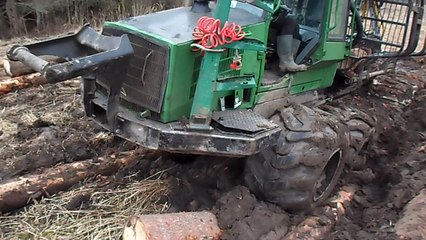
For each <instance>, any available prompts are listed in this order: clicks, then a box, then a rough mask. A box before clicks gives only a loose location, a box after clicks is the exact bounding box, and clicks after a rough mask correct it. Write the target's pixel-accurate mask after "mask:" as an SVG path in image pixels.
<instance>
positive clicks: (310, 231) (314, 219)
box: [284, 185, 359, 240]
mask: <svg viewBox="0 0 426 240" xmlns="http://www.w3.org/2000/svg"><path fill="white" fill-rule="evenodd" d="M358 189H359V187H358V186H355V185H350V186H344V187H342V190H341V191H339V193H338V194H337V196H336V198H335V200H333V201H332V202H331V203H330V205H333V206H329V205H327V206H324V207H323V208H322V209H321V212H320V214H319V215H320V216H309V217H307V218H306V219H305V220H303V221H302V222H301V223H300V224H298V225H297V226H296V228H295V229H293V230H292V231H291V232H289V233H288V234H287V235H286V236H285V237H284V240H300V239H310V240H315V239H318V240H321V239H327V238H328V237H329V235H330V233H331V231H332V230H333V228H334V226H335V225H336V224H337V223H338V222H339V220H340V218H341V217H342V216H344V215H345V205H346V206H347V205H348V204H349V203H350V202H351V201H352V199H353V198H354V196H355V192H356V191H358Z"/></svg>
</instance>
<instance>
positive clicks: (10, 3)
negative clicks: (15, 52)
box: [6, 0, 25, 35]
mask: <svg viewBox="0 0 426 240" xmlns="http://www.w3.org/2000/svg"><path fill="white" fill-rule="evenodd" d="M6 14H7V16H8V18H9V23H10V27H11V29H12V33H13V34H15V35H19V34H23V33H25V22H24V21H23V17H22V16H20V14H19V11H18V6H17V3H16V0H7V1H6Z"/></svg>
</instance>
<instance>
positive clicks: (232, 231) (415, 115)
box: [0, 45, 426, 240]
mask: <svg viewBox="0 0 426 240" xmlns="http://www.w3.org/2000/svg"><path fill="white" fill-rule="evenodd" d="M4 49H5V45H3V46H0V52H4ZM423 61H424V59H421V58H418V59H406V60H403V61H401V62H400V63H399V65H398V67H397V72H396V73H395V74H390V75H387V76H381V77H378V78H376V80H375V81H374V82H373V83H372V84H371V85H369V86H366V87H364V88H362V89H360V90H358V91H357V92H355V93H353V94H350V95H348V96H345V97H343V98H341V99H339V100H338V101H336V102H335V104H338V105H349V106H351V107H355V108H358V109H361V110H363V111H365V112H367V113H369V114H371V115H373V116H375V117H376V118H377V119H378V126H377V129H376V131H377V138H376V139H375V141H374V142H373V143H372V146H371V148H370V149H368V151H367V152H366V157H367V158H368V162H367V166H366V167H365V168H364V169H362V170H359V171H349V170H347V171H346V173H345V174H344V176H343V177H342V179H341V181H340V183H339V186H338V188H340V187H343V186H347V185H357V186H359V188H360V190H359V191H357V192H356V196H355V198H354V200H353V201H352V202H351V204H350V205H348V206H346V207H347V211H346V215H345V217H344V218H343V219H342V220H341V221H340V222H339V223H338V225H337V226H336V227H335V228H334V230H333V232H332V234H331V235H330V236H329V239H395V238H396V235H395V230H394V224H395V223H396V222H397V221H398V219H400V217H401V212H402V210H403V208H404V206H405V205H406V203H407V202H408V201H409V200H410V199H412V198H413V197H414V196H415V195H416V194H417V193H418V192H419V191H420V190H421V189H423V188H425V185H426V182H425V181H424V179H425V178H426V149H425V146H426V89H425V83H426V80H425V77H424V76H425V68H424V66H423ZM383 84H384V85H383ZM79 85H80V83H79V82H78V81H77V80H76V81H69V82H65V83H60V84H57V85H45V86H43V87H37V88H32V89H24V90H19V91H15V92H11V93H9V94H7V95H3V96H0V119H1V121H0V181H4V180H7V179H10V178H14V177H18V176H21V175H24V174H27V173H37V172H39V171H40V170H42V169H44V168H48V167H51V166H55V165H58V164H63V163H67V162H73V161H79V160H84V159H88V158H93V157H97V156H105V155H110V154H114V153H117V152H122V151H128V150H132V149H135V148H137V146H135V145H134V144H131V143H128V142H126V141H123V140H121V139H119V138H117V137H115V136H113V135H111V134H108V133H105V132H104V131H103V130H102V129H101V128H99V127H98V126H96V124H94V123H93V122H92V121H91V120H90V119H88V118H86V117H85V115H84V112H83V110H82V107H81V105H80V100H79V99H80V95H81V92H80V90H79ZM243 168H244V161H243V160H235V159H234V160H230V159H223V158H214V157H199V158H197V159H196V160H194V158H193V157H190V156H175V155H170V154H164V155H162V156H161V157H159V158H158V159H157V160H155V161H147V160H144V159H143V157H141V161H140V162H139V163H138V164H137V165H134V166H132V169H130V170H129V169H127V170H126V171H131V172H138V178H139V179H144V178H145V177H147V176H150V175H152V174H155V173H156V172H159V171H163V170H164V171H165V172H164V174H163V175H162V179H163V180H165V181H166V182H168V185H169V186H170V188H169V191H168V194H165V195H164V196H161V197H160V199H159V201H160V202H165V203H166V202H167V203H168V206H169V208H168V210H167V211H169V212H174V211H196V210H202V209H209V210H212V211H213V212H215V213H216V214H217V216H218V220H219V224H220V226H221V228H222V229H224V230H225V231H224V239H244V240H248V239H253V240H254V239H271V240H272V239H280V238H281V237H282V236H284V235H285V234H286V233H287V232H288V231H290V230H291V229H292V228H294V226H296V225H297V224H298V223H299V222H301V221H302V220H303V219H305V218H306V217H307V216H306V215H300V214H299V215H295V214H289V213H286V212H284V211H283V210H281V209H280V208H278V207H276V206H274V205H272V204H268V203H265V202H262V201H259V200H257V199H256V198H255V197H254V196H253V195H252V194H251V193H250V192H249V191H248V189H247V188H245V187H244V186H243V185H242V181H241V180H242V170H243ZM126 174H130V173H129V172H124V171H121V172H120V173H119V174H117V175H116V176H115V177H116V178H119V177H122V176H124V175H126ZM113 187H115V185H113V186H111V187H110V188H113ZM83 202H84V201H83ZM79 203H80V202H79ZM312 214H314V215H319V216H321V214H323V213H322V210H321V208H318V209H317V210H316V211H314V213H312Z"/></svg>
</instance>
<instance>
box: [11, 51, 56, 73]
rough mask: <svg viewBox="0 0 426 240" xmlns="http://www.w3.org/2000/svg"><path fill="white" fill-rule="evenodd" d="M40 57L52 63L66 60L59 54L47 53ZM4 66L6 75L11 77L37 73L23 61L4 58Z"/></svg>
mask: <svg viewBox="0 0 426 240" xmlns="http://www.w3.org/2000/svg"><path fill="white" fill-rule="evenodd" d="M40 58H42V59H44V60H46V61H48V62H51V63H60V62H64V61H63V59H62V58H59V57H57V56H51V55H45V56H40ZM3 68H4V72H5V73H6V75H7V76H11V77H19V76H23V75H27V74H31V73H35V71H34V70H33V69H31V68H30V67H28V66H26V65H24V64H23V63H21V62H17V61H9V60H6V59H4V60H3Z"/></svg>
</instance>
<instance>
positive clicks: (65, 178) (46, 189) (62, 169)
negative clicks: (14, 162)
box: [0, 152, 155, 213]
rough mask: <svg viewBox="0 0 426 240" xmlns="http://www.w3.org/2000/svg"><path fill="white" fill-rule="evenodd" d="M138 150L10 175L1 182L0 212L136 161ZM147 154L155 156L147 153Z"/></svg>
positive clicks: (10, 209)
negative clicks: (9, 177)
mask: <svg viewBox="0 0 426 240" xmlns="http://www.w3.org/2000/svg"><path fill="white" fill-rule="evenodd" d="M140 155H141V153H140V152H139V153H127V154H125V155H124V156H120V157H117V158H114V159H112V158H109V157H108V158H98V159H95V160H93V159H91V160H85V161H79V162H74V163H69V164H64V165H61V166H58V167H55V168H50V169H46V170H44V171H43V172H42V173H41V174H37V175H35V174H30V175H25V176H22V177H19V178H15V179H10V180H7V181H5V182H4V183H2V184H0V212H2V213H5V212H10V211H13V210H16V209H19V208H21V207H24V206H25V205H27V204H28V203H29V202H31V200H33V199H38V198H40V197H43V196H50V195H52V194H55V193H57V192H59V191H63V190H66V189H68V188H70V187H71V186H73V185H75V184H77V183H78V182H80V181H82V180H84V179H87V178H90V177H94V176H98V175H104V176H108V175H111V174H113V173H115V172H117V171H118V170H119V169H120V168H122V167H125V166H128V165H129V164H132V163H133V162H135V161H139V159H140V158H138V156H140ZM146 157H148V158H149V157H150V158H152V157H155V155H153V154H147V155H146Z"/></svg>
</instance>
